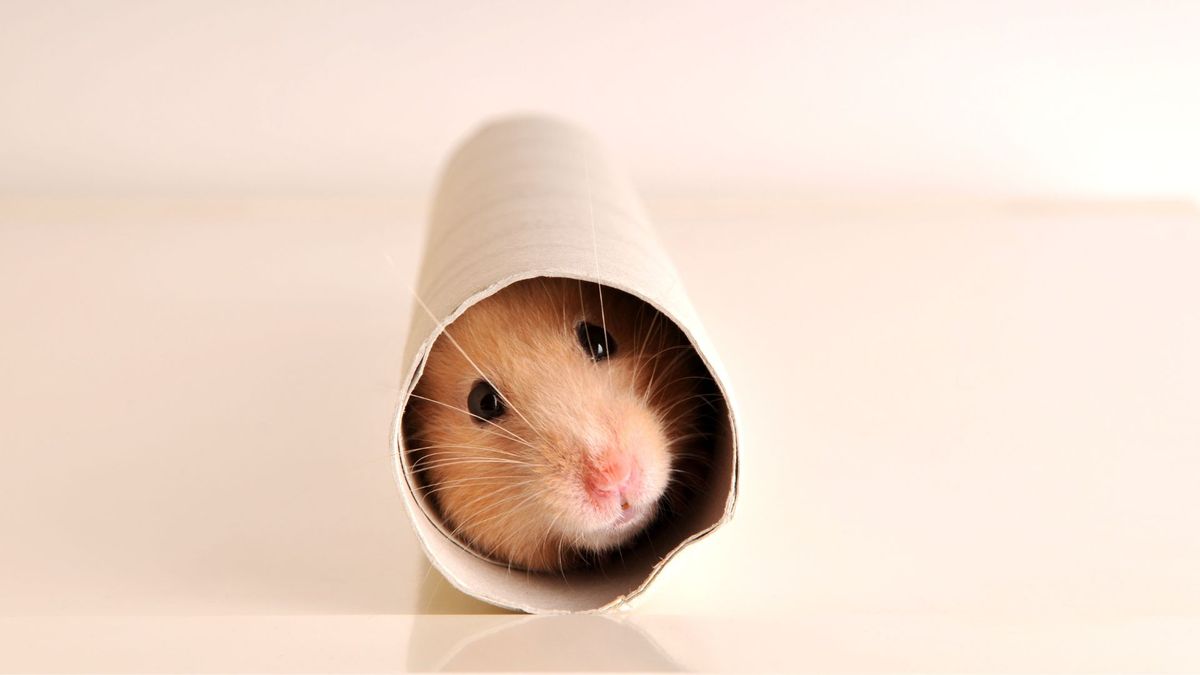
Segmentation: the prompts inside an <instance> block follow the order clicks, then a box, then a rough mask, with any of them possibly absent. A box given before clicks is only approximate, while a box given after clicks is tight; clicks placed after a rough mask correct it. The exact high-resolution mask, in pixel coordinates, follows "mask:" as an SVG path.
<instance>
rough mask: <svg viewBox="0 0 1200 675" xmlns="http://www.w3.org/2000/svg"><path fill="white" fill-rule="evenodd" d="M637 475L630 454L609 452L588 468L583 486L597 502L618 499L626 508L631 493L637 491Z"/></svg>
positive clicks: (636, 469)
mask: <svg viewBox="0 0 1200 675" xmlns="http://www.w3.org/2000/svg"><path fill="white" fill-rule="evenodd" d="M638 474H639V470H638V467H637V464H636V463H635V462H634V461H633V456H632V455H631V454H629V453H624V452H610V453H606V454H605V455H604V456H603V457H602V458H601V459H600V461H598V462H596V463H595V464H594V465H592V466H590V467H588V471H587V473H586V475H585V477H584V485H585V487H586V488H587V491H588V493H589V494H590V495H591V496H592V498H593V499H595V500H597V501H609V500H612V499H613V498H614V497H620V498H621V502H622V506H627V504H628V501H627V500H628V499H629V498H630V497H631V496H632V494H631V493H632V492H633V491H634V490H636V489H637V484H638V482H639V475H638Z"/></svg>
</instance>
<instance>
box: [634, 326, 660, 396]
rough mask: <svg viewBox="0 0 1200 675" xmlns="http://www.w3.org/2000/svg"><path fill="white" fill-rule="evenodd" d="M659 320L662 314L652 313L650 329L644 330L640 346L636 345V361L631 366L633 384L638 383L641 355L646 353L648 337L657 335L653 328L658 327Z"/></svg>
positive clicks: (642, 362)
mask: <svg viewBox="0 0 1200 675" xmlns="http://www.w3.org/2000/svg"><path fill="white" fill-rule="evenodd" d="M661 318H662V312H655V313H654V318H652V319H650V327H649V328H647V329H646V333H645V335H643V336H642V343H641V344H640V345H638V349H637V352H636V353H635V358H636V361H635V362H634V366H633V378H632V379H633V381H634V382H637V381H638V379H637V377H638V373H640V372H641V371H642V365H643V364H644V363H645V361H644V360H643V359H642V355H643V354H645V353H646V345H647V344H648V343H649V342H650V336H651V335H658V333H655V332H654V331H655V327H656V326H657V325H658V320H659V319H661ZM638 326H639V327H640V326H641V318H640V316H639V323H638Z"/></svg>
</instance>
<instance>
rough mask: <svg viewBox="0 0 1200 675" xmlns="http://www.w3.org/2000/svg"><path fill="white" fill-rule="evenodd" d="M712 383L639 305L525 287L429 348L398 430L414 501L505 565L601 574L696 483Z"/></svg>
mask: <svg viewBox="0 0 1200 675" xmlns="http://www.w3.org/2000/svg"><path fill="white" fill-rule="evenodd" d="M714 398H715V395H714V393H713V382H712V379H711V377H710V376H709V374H708V370H707V369H706V368H705V366H704V365H703V363H702V362H701V360H700V358H699V357H698V356H697V355H696V353H695V350H694V349H693V348H692V346H691V344H690V343H689V341H688V340H687V338H686V337H685V336H684V335H683V333H682V332H681V331H680V330H679V329H678V328H677V327H676V326H675V325H674V324H673V323H672V322H671V321H670V320H668V319H667V318H666V317H664V316H662V315H661V314H660V313H659V312H658V311H656V310H655V309H653V308H652V307H650V306H649V305H647V304H646V303H644V302H642V301H641V300H639V299H637V298H635V297H633V296H631V295H629V294H626V293H623V292H620V291H617V290H615V289H611V288H608V287H600V286H598V285H597V284H595V283H589V282H581V281H577V280H572V279H561V278H535V279H528V280H524V281H520V282H517V283H514V284H512V285H510V286H508V287H506V288H504V289H502V290H501V291H499V292H497V293H496V294H494V295H492V296H490V297H488V298H486V299H484V300H482V301H480V302H479V303H477V304H476V305H474V306H472V307H471V308H469V309H468V310H467V311H466V312H464V313H463V314H462V315H461V316H460V317H459V318H458V319H456V320H455V321H454V322H453V323H452V324H450V325H449V326H448V327H447V329H446V332H445V333H444V334H443V335H442V336H440V337H439V338H438V339H437V340H436V341H435V343H434V345H433V347H432V348H431V350H430V353H429V355H428V358H427V360H426V364H425V369H424V372H423V374H422V376H421V378H420V380H419V382H418V383H417V385H416V388H415V389H414V391H413V394H412V398H411V399H410V403H409V407H408V409H407V411H406V413H405V417H404V433H405V434H406V437H407V438H408V445H409V452H410V453H411V454H410V457H409V459H410V462H411V466H412V467H413V470H414V472H415V473H416V474H417V476H418V482H419V485H420V488H419V489H420V490H421V491H422V493H423V494H425V495H426V496H427V497H428V498H429V500H430V503H431V504H432V505H433V506H434V507H435V508H436V509H437V511H438V513H439V514H440V516H441V518H442V519H443V521H444V522H445V524H446V526H447V530H448V531H450V532H451V536H453V537H454V538H456V539H457V540H459V541H461V542H463V543H464V544H466V545H468V546H470V547H472V548H473V549H474V550H476V551H477V552H479V553H480V554H482V555H484V556H486V557H489V558H491V559H493V560H496V561H497V562H500V563H503V564H507V565H509V566H512V567H517V568H523V569H526V570H532V571H558V570H563V569H568V568H573V567H579V566H585V565H595V564H601V563H603V562H604V561H606V560H609V559H611V556H612V553H613V552H615V551H619V550H621V549H622V548H625V547H629V546H631V545H632V544H633V543H634V542H635V541H636V540H637V539H638V537H639V536H640V535H643V534H645V533H646V532H647V530H648V528H650V527H651V526H653V525H655V524H656V522H657V523H658V524H659V525H660V526H661V525H662V523H663V522H669V519H670V515H671V514H672V513H673V512H677V511H678V510H679V509H681V508H682V507H684V506H685V505H686V502H687V500H688V498H689V494H691V493H692V492H693V491H694V490H696V489H699V488H700V486H701V485H702V484H703V474H704V471H705V469H706V466H707V463H708V451H707V449H708V447H709V443H710V440H711V438H710V436H711V433H710V431H711V424H710V421H711V415H710V414H709V412H711V410H712V405H713V403H712V401H713V399H714Z"/></svg>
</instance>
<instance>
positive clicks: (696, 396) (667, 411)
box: [659, 394, 713, 419]
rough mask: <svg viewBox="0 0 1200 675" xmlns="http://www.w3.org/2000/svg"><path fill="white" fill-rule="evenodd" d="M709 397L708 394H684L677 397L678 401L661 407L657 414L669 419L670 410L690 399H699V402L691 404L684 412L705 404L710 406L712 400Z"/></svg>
mask: <svg viewBox="0 0 1200 675" xmlns="http://www.w3.org/2000/svg"><path fill="white" fill-rule="evenodd" d="M710 398H711V397H710V396H709V395H708V394H692V395H691V396H685V397H683V398H681V399H679V400H678V401H675V402H674V403H672V404H671V405H669V406H667V407H666V408H665V409H663V410H662V411H661V412H660V413H659V414H660V415H662V417H663V418H664V419H670V414H671V411H673V410H675V409H676V408H678V407H679V406H681V405H683V404H684V403H688V402H690V401H694V400H696V399H700V403H698V404H696V405H694V406H692V407H691V408H689V409H688V410H685V411H684V412H685V413H686V412H691V411H693V410H697V409H699V408H702V407H704V406H706V405H707V406H712V405H713V403H712V401H711V400H710Z"/></svg>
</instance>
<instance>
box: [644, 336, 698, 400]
mask: <svg viewBox="0 0 1200 675" xmlns="http://www.w3.org/2000/svg"><path fill="white" fill-rule="evenodd" d="M676 349H679V350H687V351H681V352H680V353H679V354H676V355H675V358H673V359H672V360H671V362H670V363H669V364H667V368H666V370H668V371H669V370H670V369H671V368H674V367H675V365H676V364H677V363H678V362H679V359H681V358H687V357H688V356H690V355H691V354H692V352H691V346H690V345H675V346H673V347H667V348H666V349H662V350H659V351H658V352H657V353H656V354H655V355H654V356H651V357H650V360H652V361H653V362H654V368H653V369H652V370H651V371H650V381H649V382H648V383H647V384H646V389H645V391H644V392H643V399H644V400H646V401H649V400H650V399H651V398H652V397H653V395H654V394H657V393H658V392H657V390H656V389H655V388H654V380H655V378H656V377H658V365H659V361H660V359H661V357H662V355H663V354H665V353H667V352H669V351H672V350H676Z"/></svg>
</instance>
